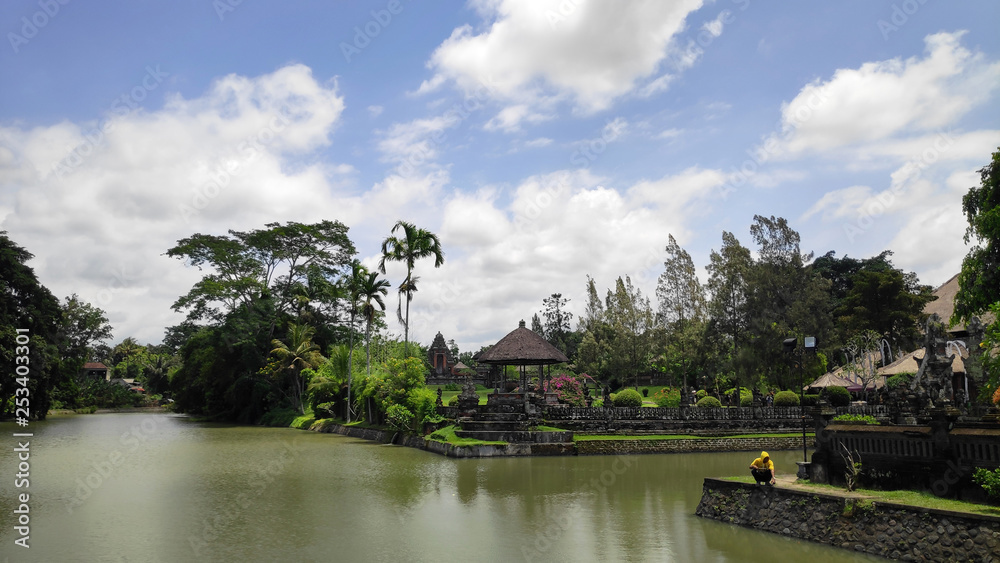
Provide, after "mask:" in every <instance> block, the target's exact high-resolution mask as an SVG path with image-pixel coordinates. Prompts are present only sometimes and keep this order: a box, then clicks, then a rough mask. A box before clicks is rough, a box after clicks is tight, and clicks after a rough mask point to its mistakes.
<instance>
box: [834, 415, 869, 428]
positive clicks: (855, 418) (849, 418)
mask: <svg viewBox="0 0 1000 563" xmlns="http://www.w3.org/2000/svg"><path fill="white" fill-rule="evenodd" d="M833 421H834V422H846V423H848V424H850V423H859V422H861V423H864V424H871V425H873V426H876V425H878V424H879V421H878V420H875V417H874V416H871V415H868V414H840V415H837V416H835V417H833Z"/></svg>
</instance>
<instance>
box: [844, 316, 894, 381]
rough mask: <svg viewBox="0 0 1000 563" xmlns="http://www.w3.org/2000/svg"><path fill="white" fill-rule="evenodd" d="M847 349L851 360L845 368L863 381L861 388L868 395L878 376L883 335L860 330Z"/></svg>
mask: <svg viewBox="0 0 1000 563" xmlns="http://www.w3.org/2000/svg"><path fill="white" fill-rule="evenodd" d="M846 350H847V353H848V354H849V355H850V361H849V363H848V364H847V365H846V366H845V368H844V369H845V371H846V372H847V373H850V374H852V375H854V376H855V377H856V378H857V379H858V380H859V381H860V382H861V389H862V391H863V392H864V393H865V394H866V395H867V393H868V388H869V387H870V386H874V384H875V379H876V378H877V377H878V368H879V356H878V354H880V353H884V352H883V338H882V335H881V334H879V333H877V332H875V331H874V330H864V331H862V332H859V333H857V334H855V335H854V336H853V337H852V338H851V339H850V340H849V341H848V343H847V348H846Z"/></svg>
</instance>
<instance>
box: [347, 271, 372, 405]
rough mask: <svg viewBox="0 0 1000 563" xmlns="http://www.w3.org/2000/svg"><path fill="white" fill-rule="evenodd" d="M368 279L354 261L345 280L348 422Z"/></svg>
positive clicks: (366, 274)
mask: <svg viewBox="0 0 1000 563" xmlns="http://www.w3.org/2000/svg"><path fill="white" fill-rule="evenodd" d="M367 277H368V270H367V269H365V267H364V266H362V265H361V262H358V261H357V260H353V261H352V262H351V275H350V276H349V277H348V278H347V279H346V280H345V284H346V286H347V287H346V291H345V293H346V294H347V300H348V302H349V305H348V311H349V314H350V322H349V323H348V325H347V330H348V331H349V332H350V334H349V335H348V345H347V350H348V352H347V422H351V407H350V405H351V380H352V376H353V375H354V332H355V331H354V321H355V318H356V317H357V316H358V312H359V306H360V303H359V301H360V299H361V288H362V286H363V285H364V283H365V279H366V278H367Z"/></svg>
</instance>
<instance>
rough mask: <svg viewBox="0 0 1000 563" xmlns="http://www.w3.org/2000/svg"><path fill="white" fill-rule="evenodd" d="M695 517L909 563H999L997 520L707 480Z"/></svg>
mask: <svg viewBox="0 0 1000 563" xmlns="http://www.w3.org/2000/svg"><path fill="white" fill-rule="evenodd" d="M695 514H697V515H698V516H702V517H705V518H711V519H713V520H719V521H722V522H729V523H732V524H738V525H740V526H745V527H748V528H754V529H758V530H763V531H767V532H773V533H776V534H782V535H785V536H792V537H797V538H801V539H806V540H809V541H814V542H818V543H825V544H829V545H833V546H836V547H841V548H844V549H850V550H853V551H858V552H864V553H869V554H872V555H878V556H881V557H887V558H889V559H901V560H904V561H981V562H998V561H1000V517H991V516H974V515H968V514H962V513H956V512H950V511H945V510H935V509H921V508H914V507H907V506H902V505H897V504H891V503H881V502H871V501H866V500H863V499H861V498H850V497H848V496H846V495H845V496H838V495H828V494H822V493H812V492H806V491H798V490H792V489H788V488H784V487H780V486H779V487H761V486H757V485H751V484H747V483H737V482H733V481H724V480H720V479H705V484H704V489H703V492H702V497H701V502H700V503H699V504H698V508H697V510H696V511H695Z"/></svg>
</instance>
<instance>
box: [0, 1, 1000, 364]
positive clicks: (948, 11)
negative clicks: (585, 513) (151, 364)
mask: <svg viewBox="0 0 1000 563" xmlns="http://www.w3.org/2000/svg"><path fill="white" fill-rule="evenodd" d="M63 1H64V2H65V4H64V3H61V2H59V1H58V0H51V1H48V2H46V1H45V0H43V1H41V2H39V1H38V0H35V1H11V2H5V3H3V5H2V6H0V30H2V31H3V33H4V36H5V39H6V40H5V42H4V44H3V45H2V46H0V77H2V84H3V86H2V88H0V223H2V224H0V229H4V230H7V231H9V234H10V236H11V237H12V238H13V239H14V240H15V241H17V242H18V243H19V244H21V245H22V246H25V247H26V248H27V249H28V250H29V251H31V252H32V253H34V254H35V256H36V257H35V259H34V260H33V261H32V263H31V265H32V266H33V267H35V269H36V272H37V273H38V275H39V277H40V278H41V280H42V282H43V283H45V284H46V285H47V286H49V287H50V288H51V289H52V290H53V291H54V292H55V293H56V294H57V295H58V296H60V297H63V296H66V295H69V294H70V293H78V294H79V295H80V296H81V297H82V298H84V299H87V300H88V301H90V302H92V303H94V304H95V305H97V306H99V307H101V308H103V309H104V310H105V311H107V313H108V316H109V318H110V319H111V321H112V324H114V326H115V329H116V334H115V337H116V339H121V338H123V337H124V336H129V335H132V336H136V337H137V338H139V340H140V341H144V342H157V341H159V340H160V338H161V337H162V333H163V328H164V327H165V326H168V325H171V324H176V323H177V322H178V321H179V320H180V318H181V317H180V316H179V315H176V314H174V313H172V312H171V311H170V310H169V306H170V304H171V303H172V302H173V300H175V299H176V298H177V296H179V295H181V294H183V293H185V292H186V291H187V290H188V289H189V288H190V286H191V284H192V283H194V281H195V280H197V279H198V277H199V272H198V271H197V270H195V269H193V268H189V267H185V266H184V264H182V263H181V262H179V261H177V260H172V259H168V258H166V257H164V256H162V254H163V252H164V251H165V250H166V249H167V248H169V247H171V246H172V245H173V244H174V243H175V241H176V240H178V239H180V238H182V237H185V236H188V235H190V234H192V233H195V232H203V233H223V232H225V231H226V230H227V229H249V228H255V227H260V226H262V225H263V224H264V223H267V222H271V221H288V220H295V221H318V220H321V219H338V220H340V221H342V222H344V223H345V224H347V225H348V226H350V227H351V236H352V238H353V240H354V241H355V244H356V246H357V248H358V250H359V257H360V258H362V260H363V261H365V262H366V263H367V264H369V265H371V266H374V264H375V262H376V260H377V253H378V251H379V244H380V242H381V240H382V239H383V238H384V237H385V236H386V235H387V234H388V231H389V228H391V226H392V224H393V223H394V222H395V221H396V220H398V219H406V220H408V221H411V222H413V223H415V224H417V225H418V226H420V227H423V228H426V229H429V230H431V231H433V232H435V233H437V234H439V235H440V236H441V238H442V242H443V245H444V249H445V253H446V262H445V265H444V266H443V267H442V268H440V269H434V268H433V267H432V263H430V262H427V263H420V264H418V266H417V269H418V272H417V275H420V276H421V281H422V285H421V286H419V287H420V290H419V292H418V293H417V295H416V297H415V299H414V301H413V306H412V313H411V317H412V322H411V334H412V335H413V337H414V338H415V339H417V340H420V341H423V342H425V343H429V342H430V340H431V339H432V338H433V336H434V334H435V333H436V332H437V331H439V330H440V331H441V332H442V333H443V334H444V335H445V336H446V337H447V338H454V339H455V340H456V341H457V343H458V345H459V346H460V347H461V348H462V349H473V350H475V349H478V347H479V346H480V345H482V344H488V343H492V342H494V341H495V340H496V339H498V338H499V337H500V336H502V335H503V334H505V333H506V332H507V331H509V330H511V329H513V328H515V327H516V326H517V324H516V323H517V321H518V320H520V319H521V318H524V319H528V318H530V316H531V314H532V313H534V312H536V311H539V310H540V309H541V307H542V299H543V298H545V297H546V296H548V295H549V294H551V293H555V292H560V293H563V294H564V295H565V296H567V297H569V298H570V299H571V302H570V309H571V311H573V312H576V313H581V312H582V308H583V301H584V298H583V292H584V289H585V282H586V276H587V275H590V276H593V277H594V278H595V280H596V281H597V284H598V287H599V288H602V291H603V288H607V287H610V286H612V285H613V284H614V280H615V278H616V277H618V276H624V275H629V276H631V278H632V279H633V281H634V282H635V283H636V285H638V286H639V287H640V288H641V289H642V290H643V292H644V293H646V294H647V295H649V296H651V297H652V298H653V299H654V301H655V287H656V279H657V276H658V275H659V273H660V272H661V271H662V268H663V266H662V261H663V258H664V254H663V249H664V247H665V245H666V243H667V238H668V236H669V235H670V234H673V235H674V237H676V238H677V240H678V242H679V243H680V244H681V246H683V247H684V248H685V249H687V250H688V251H689V252H690V253H691V255H692V257H693V258H694V261H695V264H696V266H698V267H699V268H701V269H702V273H703V279H702V281H705V278H704V271H703V268H704V266H705V264H706V263H707V262H708V255H709V253H710V251H711V249H713V248H718V247H719V245H720V243H721V234H722V231H723V230H727V231H730V232H733V233H734V234H736V236H737V237H738V238H739V239H740V241H741V242H742V243H743V244H744V245H746V246H749V247H751V248H752V247H753V244H752V240H751V238H750V235H749V226H750V224H751V222H752V218H753V216H754V215H755V214H760V215H765V216H769V215H776V216H782V217H785V218H787V219H788V220H789V222H790V223H791V225H792V226H793V227H794V228H795V229H797V230H798V231H799V232H800V234H801V235H802V248H803V250H804V251H811V252H815V253H816V254H817V255H820V254H824V253H826V252H828V251H830V250H833V251H836V252H837V254H838V255H839V256H843V255H850V256H853V257H867V256H872V255H874V254H877V253H879V252H881V251H882V250H887V249H888V250H892V251H893V252H894V257H893V260H894V261H895V263H896V265H897V266H899V267H902V268H904V269H906V270H911V271H915V272H917V274H918V275H919V276H920V278H921V280H922V281H923V282H924V283H928V284H931V285H938V284H940V283H943V282H945V281H947V279H948V278H950V277H951V276H952V275H953V274H955V273H957V272H958V269H959V267H960V263H961V258H962V256H963V255H964V254H965V252H966V246H965V244H964V243H963V241H962V235H963V233H964V230H965V220H964V217H963V215H962V213H961V196H962V195H963V194H964V193H965V192H966V191H967V190H968V188H969V187H971V186H972V185H976V184H977V183H978V175H977V174H976V170H978V169H979V168H980V167H982V166H983V165H985V164H986V163H987V162H988V159H989V155H990V154H991V153H992V152H993V151H994V150H996V148H997V147H998V146H1000V110H998V108H1000V104H998V99H997V98H998V85H1000V36H998V35H997V34H996V31H995V27H996V22H997V21H1000V4H997V3H995V2H989V1H979V2H975V1H969V2H944V1H941V0H925V1H923V2H921V1H920V0H908V1H896V2H876V1H871V2H781V3H776V2H763V1H761V0H735V1H734V0H716V1H715V2H700V1H695V0H691V1H683V2H682V1H678V2H662V1H649V2H639V1H636V2H615V3H611V2H602V3H595V2H585V1H574V0H564V1H562V2H545V1H540V0H530V1H529V0H517V1H514V0H481V1H473V2H469V3H459V2H434V3H417V2H411V1H407V0H400V1H399V2H388V1H375V2H283V3H280V4H279V3H277V2H265V1H262V0H243V1H242V2H237V1H236V0H219V1H216V2H212V1H208V0H203V1H187V2H181V1H177V2H101V3H97V4H98V5H93V3H85V2H74V1H68V0H63ZM388 277H389V280H390V281H391V282H392V283H393V286H395V285H397V284H398V283H399V281H400V280H401V278H402V271H401V269H390V270H389V271H388ZM390 302H391V303H392V304H393V305H395V296H392V298H391V299H390ZM390 329H391V330H392V331H393V332H396V333H401V332H402V329H401V327H399V326H397V325H396V323H395V321H394V320H392V319H391V318H390Z"/></svg>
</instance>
